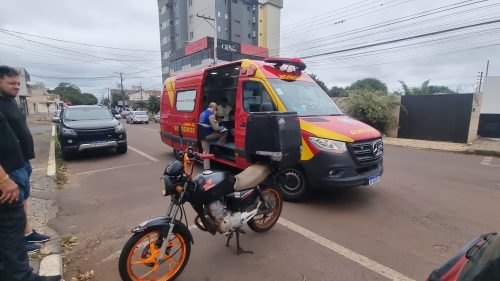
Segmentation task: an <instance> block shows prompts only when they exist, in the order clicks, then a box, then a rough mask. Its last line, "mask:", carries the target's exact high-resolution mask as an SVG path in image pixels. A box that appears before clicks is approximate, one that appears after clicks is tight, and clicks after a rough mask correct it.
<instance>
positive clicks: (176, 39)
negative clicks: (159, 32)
mask: <svg viewBox="0 0 500 281" xmlns="http://www.w3.org/2000/svg"><path fill="white" fill-rule="evenodd" d="M175 41H179V33H176V34H175Z"/></svg>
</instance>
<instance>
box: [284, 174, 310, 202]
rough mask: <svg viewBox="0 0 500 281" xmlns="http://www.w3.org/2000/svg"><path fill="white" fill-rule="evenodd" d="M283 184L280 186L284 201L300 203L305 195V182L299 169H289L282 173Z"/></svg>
mask: <svg viewBox="0 0 500 281" xmlns="http://www.w3.org/2000/svg"><path fill="white" fill-rule="evenodd" d="M283 178H284V180H285V183H284V184H280V189H281V191H282V193H283V199H285V200H286V201H292V202H296V201H300V200H302V199H304V197H305V196H306V194H307V180H306V176H305V174H304V171H303V170H302V169H301V168H300V167H295V168H290V169H287V170H285V171H284V172H283Z"/></svg>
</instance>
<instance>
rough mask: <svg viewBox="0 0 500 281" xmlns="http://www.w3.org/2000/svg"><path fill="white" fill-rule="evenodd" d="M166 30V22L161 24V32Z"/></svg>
mask: <svg viewBox="0 0 500 281" xmlns="http://www.w3.org/2000/svg"><path fill="white" fill-rule="evenodd" d="M165 28H167V22H166V21H164V22H162V23H161V30H164V29H165Z"/></svg>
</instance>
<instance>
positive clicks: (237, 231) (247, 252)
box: [226, 228, 253, 255]
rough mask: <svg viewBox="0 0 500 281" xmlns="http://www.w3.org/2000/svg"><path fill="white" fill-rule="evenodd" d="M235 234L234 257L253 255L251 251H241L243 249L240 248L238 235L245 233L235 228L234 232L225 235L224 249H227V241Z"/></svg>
mask: <svg viewBox="0 0 500 281" xmlns="http://www.w3.org/2000/svg"><path fill="white" fill-rule="evenodd" d="M235 232H236V255H240V254H253V251H246V250H243V248H241V247H240V233H243V234H245V231H243V229H240V228H237V229H236V230H234V231H231V232H230V233H229V234H227V242H226V247H229V241H230V240H231V238H233V234H234V233H235Z"/></svg>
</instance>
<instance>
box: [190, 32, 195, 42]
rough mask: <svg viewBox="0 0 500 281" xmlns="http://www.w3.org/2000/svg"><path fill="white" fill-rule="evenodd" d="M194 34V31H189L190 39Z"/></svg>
mask: <svg viewBox="0 0 500 281" xmlns="http://www.w3.org/2000/svg"><path fill="white" fill-rule="evenodd" d="M193 37H194V34H193V32H192V31H190V32H189V40H193Z"/></svg>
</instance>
